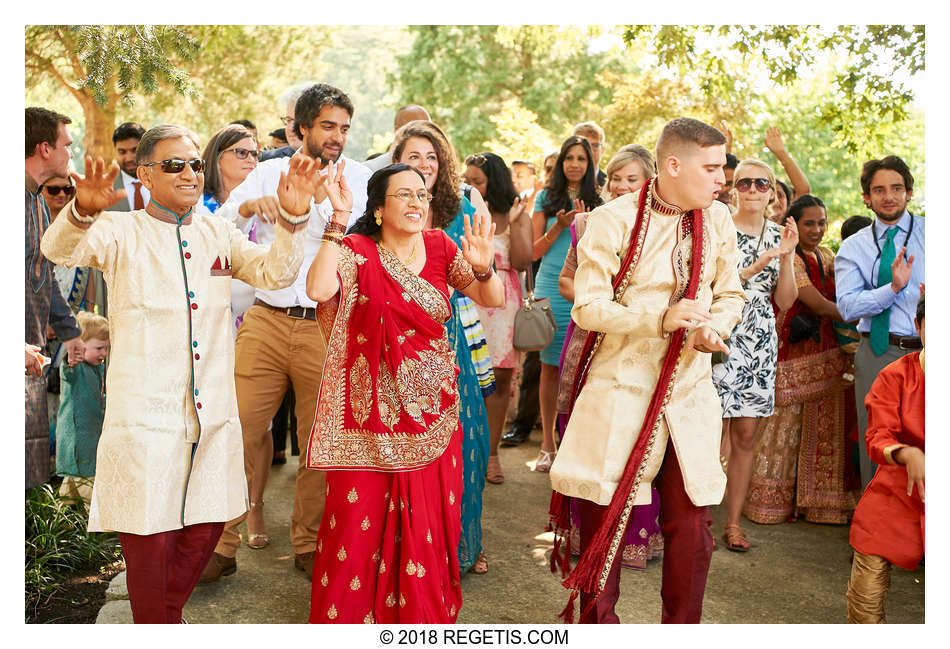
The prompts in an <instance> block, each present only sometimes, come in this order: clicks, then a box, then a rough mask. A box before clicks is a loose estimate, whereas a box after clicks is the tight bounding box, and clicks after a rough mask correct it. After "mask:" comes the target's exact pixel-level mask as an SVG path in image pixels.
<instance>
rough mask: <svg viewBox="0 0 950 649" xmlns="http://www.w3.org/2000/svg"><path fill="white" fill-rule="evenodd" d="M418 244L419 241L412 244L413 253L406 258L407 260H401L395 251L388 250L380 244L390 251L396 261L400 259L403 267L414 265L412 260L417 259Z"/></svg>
mask: <svg viewBox="0 0 950 649" xmlns="http://www.w3.org/2000/svg"><path fill="white" fill-rule="evenodd" d="M417 243H418V241H413V242H412V252H410V253H409V256H408V257H406V258H405V259H399V255H397V254H396V253H395V251H393V250H389V248H386V246H383V244H382V242H380V244H379V245H381V246H383V248H386V250H389V252H391V253H392V255H393V257H395V258H396V259H399V262H400V263H401V264H402V265H403V266H408V265H409V264H411V263H412V260H413V259H415V258H416V244H417Z"/></svg>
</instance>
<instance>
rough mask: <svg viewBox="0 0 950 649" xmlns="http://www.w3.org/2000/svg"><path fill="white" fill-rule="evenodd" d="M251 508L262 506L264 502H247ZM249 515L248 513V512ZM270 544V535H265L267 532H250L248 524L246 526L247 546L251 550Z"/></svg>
mask: <svg viewBox="0 0 950 649" xmlns="http://www.w3.org/2000/svg"><path fill="white" fill-rule="evenodd" d="M249 504H250V506H251V509H253V508H255V507H263V506H264V503H262V502H261V503H249ZM249 515H250V513H249ZM268 545H270V536H268V535H267V532H264V533H262V534H251V527H250V525H248V528H247V547H249V548H251V549H252V550H261V549H263V548H266V547H267V546H268Z"/></svg>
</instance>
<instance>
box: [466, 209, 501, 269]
mask: <svg viewBox="0 0 950 649" xmlns="http://www.w3.org/2000/svg"><path fill="white" fill-rule="evenodd" d="M463 227H464V229H465V235H464V236H462V237H461V242H462V256H463V257H465V260H466V261H467V262H468V263H470V264H471V265H472V268H474V269H475V270H476V272H485V271H487V270H488V269H489V268H491V264H492V261H493V260H494V258H495V245H494V243H493V242H492V239H493V238H494V236H495V224H494V223H492V220H491V216H489V215H488V214H482V215H481V216H479V215H477V214H476V215H475V218H474V222H473V221H472V219H471V218H470V217H469V216H468V215H467V214H466V215H465V218H464V221H463Z"/></svg>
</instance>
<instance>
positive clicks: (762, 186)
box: [736, 178, 772, 193]
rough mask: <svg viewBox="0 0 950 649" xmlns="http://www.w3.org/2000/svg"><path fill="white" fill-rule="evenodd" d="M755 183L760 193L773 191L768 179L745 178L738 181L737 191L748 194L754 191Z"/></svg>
mask: <svg viewBox="0 0 950 649" xmlns="http://www.w3.org/2000/svg"><path fill="white" fill-rule="evenodd" d="M753 183H754V184H755V188H756V190H757V191H760V192H763V193H764V192H767V191H769V190H770V189H772V183H770V182H769V179H768V178H743V179H741V180H737V181H736V189H737V190H739V191H740V192H747V191H749V190H750V189H752V185H753Z"/></svg>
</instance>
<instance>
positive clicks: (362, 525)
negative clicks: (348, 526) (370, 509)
mask: <svg viewBox="0 0 950 649" xmlns="http://www.w3.org/2000/svg"><path fill="white" fill-rule="evenodd" d="M360 529H362V530H363V531H364V532H365V531H366V530H368V529H369V516H367V517H366V518H364V519H363V522H362V523H360ZM374 561H375V559H374Z"/></svg>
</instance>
